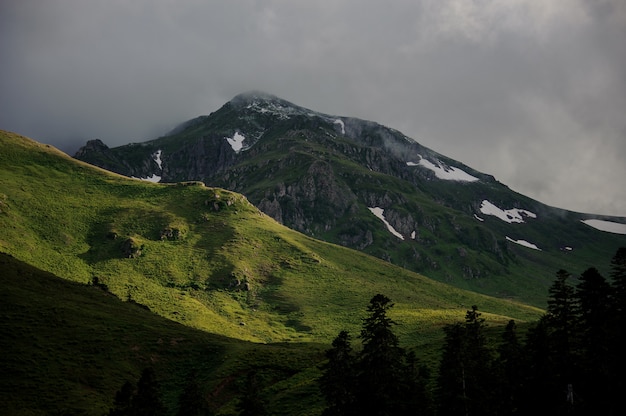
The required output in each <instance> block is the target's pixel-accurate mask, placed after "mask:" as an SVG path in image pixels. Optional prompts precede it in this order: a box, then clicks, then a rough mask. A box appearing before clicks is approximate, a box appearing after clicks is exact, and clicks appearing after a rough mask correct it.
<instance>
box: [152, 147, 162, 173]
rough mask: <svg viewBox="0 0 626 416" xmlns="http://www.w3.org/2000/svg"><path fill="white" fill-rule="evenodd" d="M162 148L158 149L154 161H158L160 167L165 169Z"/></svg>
mask: <svg viewBox="0 0 626 416" xmlns="http://www.w3.org/2000/svg"><path fill="white" fill-rule="evenodd" d="M161 154H162V152H161V150H157V152H156V153H155V154H154V155H153V157H154V161H155V162H156V164H157V165H159V169H161V170H163V165H162V163H163V162H162V161H161Z"/></svg>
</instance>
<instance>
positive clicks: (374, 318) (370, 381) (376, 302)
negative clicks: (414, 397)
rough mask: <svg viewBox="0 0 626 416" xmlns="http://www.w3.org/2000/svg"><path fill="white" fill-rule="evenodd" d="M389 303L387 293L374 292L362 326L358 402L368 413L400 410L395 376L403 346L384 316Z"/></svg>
mask: <svg viewBox="0 0 626 416" xmlns="http://www.w3.org/2000/svg"><path fill="white" fill-rule="evenodd" d="M392 307H393V303H391V300H390V299H389V298H388V297H386V296H384V295H380V294H378V295H376V296H374V297H373V298H372V299H371V300H370V304H369V305H368V307H367V312H368V316H367V317H366V318H365V319H364V320H363V328H362V330H361V336H360V338H361V341H362V343H363V349H362V351H361V354H360V357H359V376H358V377H359V379H358V387H359V396H358V397H357V402H358V404H359V406H362V409H363V410H364V411H366V412H369V414H371V415H395V414H399V413H398V411H399V409H397V407H398V405H399V403H398V402H399V401H400V400H401V385H402V384H401V381H400V380H399V379H398V377H399V376H400V375H401V374H403V373H404V372H403V365H404V362H403V359H404V350H403V349H402V348H400V347H399V345H398V344H399V342H398V337H397V336H396V335H395V334H394V333H393V331H392V329H391V328H392V326H393V325H395V322H394V321H393V320H391V318H389V317H388V316H387V312H388V310H389V309H391V308H392Z"/></svg>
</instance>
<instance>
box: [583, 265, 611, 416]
mask: <svg viewBox="0 0 626 416" xmlns="http://www.w3.org/2000/svg"><path fill="white" fill-rule="evenodd" d="M576 297H577V299H578V308H579V311H578V337H579V339H580V342H579V344H580V345H579V348H580V353H579V354H580V358H579V360H580V367H581V376H582V378H581V379H580V387H581V388H582V389H583V390H584V391H586V392H587V395H588V396H591V397H594V398H597V399H598V400H594V403H593V408H587V409H586V412H592V411H594V412H598V413H599V414H607V413H608V409H607V408H606V407H605V404H606V403H608V402H609V400H610V397H608V395H609V394H610V391H611V384H612V383H610V381H609V373H610V368H611V366H612V365H614V363H612V362H611V360H610V346H611V342H612V334H611V319H612V312H611V307H610V306H611V305H610V302H609V299H610V297H611V286H610V285H609V283H608V282H607V281H606V279H605V278H604V277H603V276H602V275H601V274H600V272H598V270H597V269H596V268H594V267H591V268H589V269H587V270H585V272H583V274H582V275H581V276H580V281H579V283H578V285H577V286H576ZM584 405H585V401H584V398H583V401H582V403H581V406H584Z"/></svg>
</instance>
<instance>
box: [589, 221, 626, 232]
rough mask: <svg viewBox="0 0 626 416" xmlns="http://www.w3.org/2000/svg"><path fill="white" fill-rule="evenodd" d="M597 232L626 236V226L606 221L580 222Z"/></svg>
mask: <svg viewBox="0 0 626 416" xmlns="http://www.w3.org/2000/svg"><path fill="white" fill-rule="evenodd" d="M580 221H581V222H583V223H585V224H587V225H588V226H590V227H593V228H595V229H596V230H600V231H606V232H608V233H614V234H626V224H621V223H619V222H613V221H605V220H580Z"/></svg>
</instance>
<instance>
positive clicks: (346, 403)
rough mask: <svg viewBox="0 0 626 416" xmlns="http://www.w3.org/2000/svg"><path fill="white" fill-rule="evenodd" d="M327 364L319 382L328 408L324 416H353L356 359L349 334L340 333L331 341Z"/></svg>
mask: <svg viewBox="0 0 626 416" xmlns="http://www.w3.org/2000/svg"><path fill="white" fill-rule="evenodd" d="M326 358H328V362H327V363H326V364H324V366H323V367H322V370H323V371H324V373H323V374H322V377H321V378H320V380H319V383H320V390H321V391H322V394H323V395H324V397H326V402H327V404H328V406H327V407H326V409H325V410H324V415H325V416H335V415H350V414H354V410H355V408H354V406H355V403H356V397H355V389H354V387H355V383H356V374H355V371H356V368H355V364H356V358H355V356H354V353H353V350H352V346H351V345H350V334H348V332H346V331H341V332H340V333H339V335H337V338H335V339H334V340H333V343H332V348H331V349H329V350H328V351H326Z"/></svg>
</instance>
